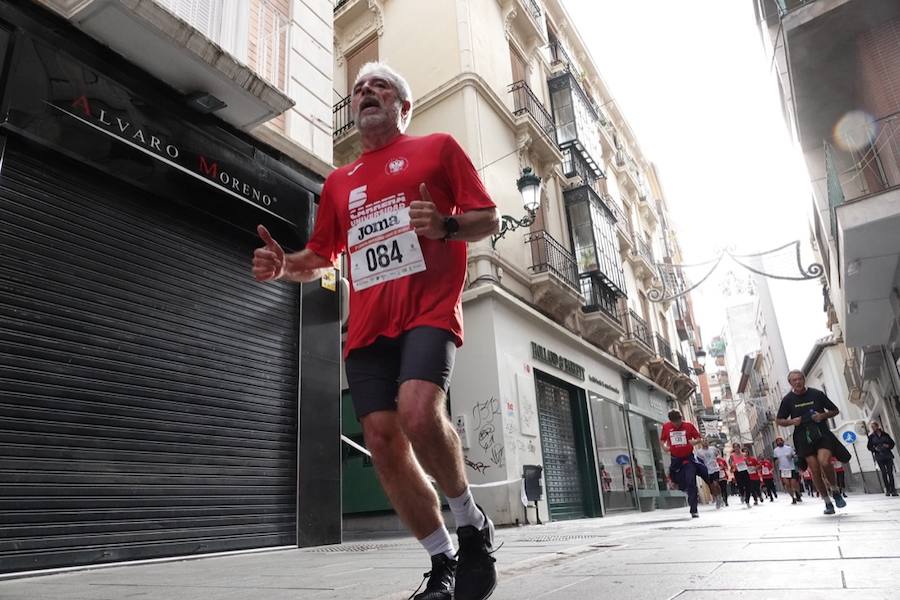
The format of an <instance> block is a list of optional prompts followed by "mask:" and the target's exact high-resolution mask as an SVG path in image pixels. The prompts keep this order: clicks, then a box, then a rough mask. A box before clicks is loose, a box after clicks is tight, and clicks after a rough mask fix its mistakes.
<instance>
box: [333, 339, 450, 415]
mask: <svg viewBox="0 0 900 600" xmlns="http://www.w3.org/2000/svg"><path fill="white" fill-rule="evenodd" d="M455 358H456V343H455V339H454V337H453V334H452V333H450V332H449V331H446V330H444V329H438V328H437V327H416V328H414V329H410V330H409V331H407V332H404V333H403V334H402V335H400V337H396V338H386V337H380V338H378V339H377V340H375V341H374V342H373V343H372V344H370V345H369V346H366V347H365V348H356V349H354V350H351V351H350V353H349V355H348V356H347V360H346V362H345V367H346V370H347V381H348V383H349V384H350V395H351V396H352V398H353V409H354V410H355V411H356V418H357V419H362V418H363V417H364V416H366V415H367V414H369V413H373V412H375V411H379V410H396V409H397V391H398V390H399V389H400V384H401V383H403V382H404V381H409V380H410V379H419V380H422V381H430V382H432V383H434V384H435V385H437V386H438V387H440V388H441V389H442V390H444V391H445V392H446V391H447V389H448V387H449V386H450V375H451V374H452V373H453V362H454V360H455Z"/></svg>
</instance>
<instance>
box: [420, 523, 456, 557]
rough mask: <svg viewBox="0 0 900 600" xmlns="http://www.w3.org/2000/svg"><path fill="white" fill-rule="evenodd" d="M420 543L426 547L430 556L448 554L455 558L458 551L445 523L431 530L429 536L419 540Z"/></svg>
mask: <svg viewBox="0 0 900 600" xmlns="http://www.w3.org/2000/svg"><path fill="white" fill-rule="evenodd" d="M419 543H420V544H422V546H423V547H424V548H425V552H427V553H428V556H435V555H437V554H446V555H447V556H448V557H450V558H453V555H454V554H455V553H456V551H455V550H454V549H453V542H452V541H451V540H450V532H449V531H447V528H446V527H445V526H443V525H441V526H440V527H438V528H437V529H435V530H434V531H433V532H431V534H430V535H428V537H425V538H422V539H421V540H419Z"/></svg>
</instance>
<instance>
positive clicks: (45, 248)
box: [0, 149, 298, 572]
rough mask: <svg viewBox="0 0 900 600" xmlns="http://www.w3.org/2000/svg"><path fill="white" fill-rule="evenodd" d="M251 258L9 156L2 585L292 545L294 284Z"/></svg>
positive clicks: (112, 189)
mask: <svg viewBox="0 0 900 600" xmlns="http://www.w3.org/2000/svg"><path fill="white" fill-rule="evenodd" d="M255 245H256V241H255V240H254V239H253V237H252V236H251V235H249V234H248V233H246V232H243V231H240V230H238V229H237V228H235V227H233V226H230V225H228V224H225V223H224V222H221V221H218V220H216V219H213V218H212V217H210V216H208V215H204V214H201V213H199V212H196V211H193V210H191V209H189V208H187V207H185V206H179V205H176V204H174V203H169V202H166V201H163V200H161V199H158V198H154V197H152V196H150V195H147V194H144V193H142V192H140V191H138V190H137V189H135V188H132V187H129V186H126V185H123V184H119V183H117V182H114V181H111V180H109V179H108V178H105V177H103V176H101V175H99V174H96V173H94V172H93V171H89V170H88V169H85V168H81V167H74V166H67V167H54V168H50V167H48V165H47V164H46V163H44V162H40V161H38V160H36V159H34V158H31V157H29V156H27V155H25V154H24V153H13V152H11V151H9V149H7V152H6V154H5V156H4V157H3V162H2V169H0V572H14V571H24V570H30V569H36V568H51V567H59V566H68V565H78V564H90V563H101V562H112V561H121V560H133V559H142V558H151V557H160V556H173V555H185V554H194V553H206V552H215V551H224V550H233V549H243V548H255V547H265V546H276V545H284V544H293V543H295V542H296V515H295V512H296V447H297V440H296V430H297V400H298V399H297V394H298V389H297V385H298V382H297V373H298V345H297V337H298V286H293V285H288V284H285V285H259V284H256V283H255V282H254V281H253V280H252V278H251V277H250V276H249V271H248V268H249V256H250V253H251V251H252V248H253V247H254V246H255Z"/></svg>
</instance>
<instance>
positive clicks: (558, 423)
mask: <svg viewBox="0 0 900 600" xmlns="http://www.w3.org/2000/svg"><path fill="white" fill-rule="evenodd" d="M537 399H538V402H537V404H538V423H539V427H540V431H541V448H542V450H543V456H544V482H545V483H546V484H547V504H548V507H549V509H550V518H552V519H554V520H563V519H581V518H583V517H585V516H587V515H586V513H585V510H584V489H583V486H582V481H581V473H580V472H579V469H578V449H577V447H576V443H575V422H574V419H573V417H572V399H571V397H570V395H569V391H568V390H565V389H563V388H559V387H556V386H555V385H552V384H550V383H548V382H546V381H541V380H537Z"/></svg>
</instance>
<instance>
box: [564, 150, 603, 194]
mask: <svg viewBox="0 0 900 600" xmlns="http://www.w3.org/2000/svg"><path fill="white" fill-rule="evenodd" d="M563 174H564V175H565V176H566V177H568V178H570V179H571V178H574V177H578V178H580V179H581V182H582V184H583V185H589V186H591V188H593V190H594V191H595V192H596V193H597V195H598V196H600V197H603V196H606V195H608V194H606V193H605V192H604V191H603V188H602V187H601V186H600V179H601V177H597V173H596V171H595V170H594V169H593V168H592V167H591V165H589V164H588V162H587V161H586V160H585V159H584V157H583V156H582V154H581V153H580V152H579V151H578V149H577V148H575V147H574V146H566V147H565V148H564V149H563Z"/></svg>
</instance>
